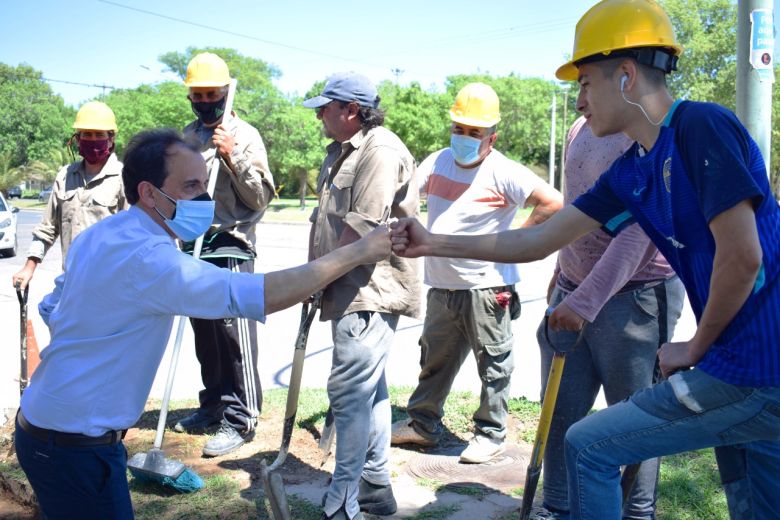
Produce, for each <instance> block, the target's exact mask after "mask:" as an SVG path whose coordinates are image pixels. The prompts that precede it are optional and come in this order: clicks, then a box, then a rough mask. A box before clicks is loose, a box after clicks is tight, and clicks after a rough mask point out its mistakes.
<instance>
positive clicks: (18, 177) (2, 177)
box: [0, 151, 25, 196]
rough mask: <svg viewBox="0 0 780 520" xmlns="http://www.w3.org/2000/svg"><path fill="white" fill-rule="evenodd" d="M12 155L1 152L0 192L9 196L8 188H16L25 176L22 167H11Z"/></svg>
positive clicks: (7, 152)
mask: <svg viewBox="0 0 780 520" xmlns="http://www.w3.org/2000/svg"><path fill="white" fill-rule="evenodd" d="M11 164H12V153H11V152H10V151H6V152H0V191H2V192H3V194H4V195H6V196H7V195H8V188H11V187H12V186H16V185H18V184H19V183H21V182H22V180H23V179H24V175H25V169H24V167H21V166H11Z"/></svg>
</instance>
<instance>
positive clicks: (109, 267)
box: [21, 206, 265, 436]
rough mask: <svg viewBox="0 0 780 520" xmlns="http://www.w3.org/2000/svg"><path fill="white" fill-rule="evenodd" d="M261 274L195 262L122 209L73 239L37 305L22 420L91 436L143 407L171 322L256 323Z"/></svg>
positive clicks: (128, 421)
mask: <svg viewBox="0 0 780 520" xmlns="http://www.w3.org/2000/svg"><path fill="white" fill-rule="evenodd" d="M263 293H264V277H263V275H262V274H250V273H234V272H231V271H229V270H227V269H220V268H218V267H216V266H214V265H212V264H209V263H207V262H203V261H200V260H195V259H193V258H192V257H191V256H189V255H186V254H184V253H182V252H181V251H179V250H178V249H177V247H176V245H175V242H174V241H173V239H171V237H170V236H169V235H168V234H167V233H166V232H165V230H164V229H163V228H162V227H160V225H158V224H157V223H156V222H155V221H154V220H152V218H151V217H149V216H148V215H147V214H146V213H144V212H143V211H142V210H140V209H138V208H136V207H135V206H133V207H131V208H130V209H129V210H127V211H122V212H120V213H118V214H116V215H113V216H111V217H108V218H106V219H105V220H102V221H101V222H98V223H97V224H95V225H93V226H91V227H90V228H89V229H87V230H86V231H84V232H83V233H81V234H80V235H79V236H78V237H77V239H76V240H75V241H74V242H73V245H72V247H71V249H70V251H69V252H68V256H67V259H66V261H65V272H64V273H63V274H62V275H60V276H59V277H58V278H57V280H56V281H55V288H54V291H53V292H52V293H51V294H49V295H47V296H46V297H45V298H44V299H43V301H42V302H41V303H40V305H39V307H38V308H39V310H40V314H41V317H42V318H43V320H44V321H45V322H46V324H47V325H48V326H49V330H50V332H51V343H50V344H49V346H48V347H46V348H45V349H43V350H42V352H41V364H40V365H39V366H38V368H37V370H36V371H35V373H34V375H33V377H32V380H31V382H30V386H29V387H28V388H27V389H26V390H25V392H24V395H23V397H22V404H21V407H22V411H23V412H24V415H25V417H26V418H27V420H28V421H30V423H32V424H34V425H35V426H39V427H41V428H48V429H51V430H57V431H61V432H70V433H81V434H84V435H90V436H98V435H102V434H103V433H105V432H106V431H109V430H121V429H126V428H129V427H131V426H132V425H133V424H135V422H136V421H137V420H138V418H139V417H140V416H141V413H142V412H143V409H144V404H145V403H146V400H147V398H148V396H149V391H150V389H151V387H152V382H153V381H154V376H155V374H156V372H157V368H158V366H159V364H160V360H161V359H162V355H163V352H164V351H165V346H166V344H167V342H168V337H169V336H170V333H171V328H172V326H173V319H174V317H175V316H177V315H183V316H192V317H196V318H204V319H219V318H228V317H238V316H244V317H248V318H251V319H254V320H258V321H262V322H264V321H265V302H264V299H263Z"/></svg>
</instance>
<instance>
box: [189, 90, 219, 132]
mask: <svg viewBox="0 0 780 520" xmlns="http://www.w3.org/2000/svg"><path fill="white" fill-rule="evenodd" d="M226 101H227V96H223V97H222V99H220V100H219V101H211V102H209V101H200V102H197V103H196V102H195V101H192V100H190V103H191V104H192V111H193V112H195V115H196V116H198V119H200V120H201V122H202V123H204V124H206V125H211V124H213V123H216V122H217V121H219V118H220V117H222V115H223V114H224V113H225V102H226Z"/></svg>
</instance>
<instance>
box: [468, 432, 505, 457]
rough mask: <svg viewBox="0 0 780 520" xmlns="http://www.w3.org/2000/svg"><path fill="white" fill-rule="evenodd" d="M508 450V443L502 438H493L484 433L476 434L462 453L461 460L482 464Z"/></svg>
mask: <svg viewBox="0 0 780 520" xmlns="http://www.w3.org/2000/svg"><path fill="white" fill-rule="evenodd" d="M504 450H506V443H505V442H504V441H502V440H498V439H491V438H490V437H486V436H484V435H474V437H473V438H472V439H471V440H470V441H469V445H468V446H466V449H465V450H463V451H462V452H461V454H460V461H461V462H467V463H470V464H482V463H483V462H488V461H490V460H492V459H493V458H495V457H497V456H499V455H501V454H502V453H504Z"/></svg>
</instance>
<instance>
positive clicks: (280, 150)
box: [265, 98, 327, 195]
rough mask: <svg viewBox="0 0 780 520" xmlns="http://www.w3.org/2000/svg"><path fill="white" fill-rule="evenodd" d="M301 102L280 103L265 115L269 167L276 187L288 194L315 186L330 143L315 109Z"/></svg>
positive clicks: (305, 190)
mask: <svg viewBox="0 0 780 520" xmlns="http://www.w3.org/2000/svg"><path fill="white" fill-rule="evenodd" d="M301 101H302V99H301V98H292V99H289V100H286V102H284V103H279V104H278V105H277V107H276V109H275V110H274V111H272V112H270V113H268V114H266V117H265V125H266V128H267V129H268V132H267V133H266V139H265V142H266V146H267V148H268V162H269V166H270V167H271V172H273V174H274V180H275V181H276V187H277V189H278V190H280V191H281V192H282V193H284V194H285V195H294V194H298V195H305V194H306V192H307V191H308V189H307V188H311V187H312V186H313V184H314V182H315V181H316V179H317V174H318V173H319V165H320V163H321V162H322V159H323V155H324V150H325V145H326V144H327V143H326V140H325V138H324V136H323V134H322V124H321V123H320V122H319V120H317V118H316V117H315V112H314V111H313V110H311V109H308V108H304V107H303V106H302V105H301Z"/></svg>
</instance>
